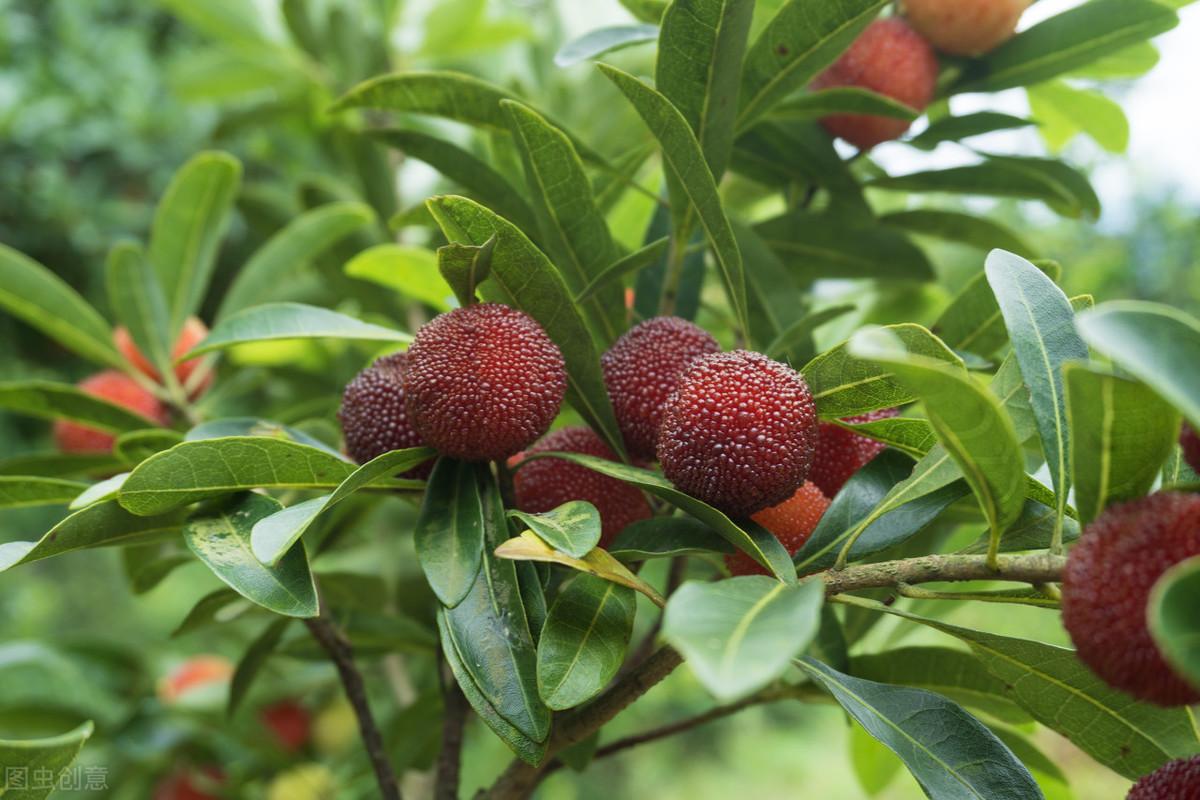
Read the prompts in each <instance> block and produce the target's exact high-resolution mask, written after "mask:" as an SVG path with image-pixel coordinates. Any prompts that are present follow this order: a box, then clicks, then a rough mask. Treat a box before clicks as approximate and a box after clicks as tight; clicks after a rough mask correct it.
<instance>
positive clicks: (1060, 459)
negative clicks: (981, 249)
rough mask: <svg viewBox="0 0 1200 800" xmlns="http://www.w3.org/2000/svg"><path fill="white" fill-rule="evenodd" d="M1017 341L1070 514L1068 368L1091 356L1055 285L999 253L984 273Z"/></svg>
mask: <svg viewBox="0 0 1200 800" xmlns="http://www.w3.org/2000/svg"><path fill="white" fill-rule="evenodd" d="M984 270H985V272H986V273H987V279H988V283H989V284H990V285H991V287H992V291H993V292H995V294H996V301H997V303H999V305H1000V313H1001V314H1002V315H1003V317H1004V323H1005V325H1006V326H1007V328H1008V334H1009V338H1010V339H1011V340H1012V346H1013V352H1014V353H1016V357H1017V363H1018V364H1019V365H1020V367H1021V375H1022V376H1023V377H1024V378H1025V383H1026V385H1027V386H1029V393H1030V399H1031V400H1032V403H1033V415H1034V418H1035V419H1036V420H1037V426H1038V433H1039V435H1040V436H1041V440H1042V450H1043V452H1044V453H1045V454H1046V464H1047V466H1049V468H1050V477H1051V479H1052V480H1053V481H1054V491H1055V493H1056V494H1057V495H1058V509H1059V515H1060V516H1062V514H1063V513H1065V510H1066V505H1067V493H1068V492H1069V491H1070V489H1071V473H1070V462H1069V458H1070V445H1071V440H1070V430H1069V428H1068V426H1067V410H1066V398H1065V396H1064V391H1063V374H1062V366H1063V363H1064V362H1066V361H1080V360H1084V359H1086V358H1087V356H1088V349H1087V345H1086V344H1084V343H1083V339H1081V338H1079V334H1078V333H1076V332H1075V312H1074V311H1073V310H1072V308H1071V303H1070V301H1068V300H1067V296H1066V295H1065V294H1063V292H1062V289H1059V288H1058V286H1057V285H1056V284H1055V283H1054V281H1052V280H1050V279H1049V278H1048V277H1046V276H1045V275H1044V274H1043V273H1042V272H1041V271H1040V270H1039V269H1038V268H1037V267H1035V266H1034V265H1033V264H1031V263H1029V262H1028V261H1026V260H1025V259H1023V258H1021V257H1020V256H1016V255H1013V254H1012V253H1006V252H1004V251H1003V250H993V251H992V252H991V253H990V254H989V255H988V257H987V262H986V265H985V267H984Z"/></svg>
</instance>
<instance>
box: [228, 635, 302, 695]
mask: <svg viewBox="0 0 1200 800" xmlns="http://www.w3.org/2000/svg"><path fill="white" fill-rule="evenodd" d="M291 623H292V620H291V618H289V617H282V618H280V619H277V620H275V621H273V622H271V623H270V624H269V625H267V627H266V628H264V629H263V631H262V633H260V634H259V635H258V636H257V637H256V638H255V639H254V641H252V642H251V643H250V646H249V647H248V648H246V652H245V653H243V654H242V657H241V659H239V660H238V664H237V669H236V670H234V673H233V679H232V680H231V681H230V682H229V703H228V704H227V705H226V707H225V713H226V714H228V715H229V716H233V714H234V712H235V711H237V709H238V706H240V705H241V704H242V701H243V700H244V699H245V698H246V695H247V694H249V692H250V687H251V686H252V685H253V684H254V681H255V680H257V678H258V676H259V675H260V674H261V673H262V669H263V667H265V666H266V664H267V661H269V660H270V658H271V656H272V655H274V654H275V651H276V649H278V647H279V643H280V642H281V641H282V640H283V634H284V633H286V632H287V629H288V626H290V625H291Z"/></svg>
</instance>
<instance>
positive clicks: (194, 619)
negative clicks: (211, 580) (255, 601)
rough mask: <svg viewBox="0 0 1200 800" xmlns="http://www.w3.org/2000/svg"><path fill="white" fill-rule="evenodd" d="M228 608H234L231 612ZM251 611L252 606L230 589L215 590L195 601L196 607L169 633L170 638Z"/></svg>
mask: <svg viewBox="0 0 1200 800" xmlns="http://www.w3.org/2000/svg"><path fill="white" fill-rule="evenodd" d="M230 606H233V607H234V608H233V610H229V608H230ZM252 609H254V606H253V605H252V604H251V603H248V602H247V601H245V600H243V599H242V596H241V595H239V594H238V593H237V592H235V591H233V590H232V589H216V590H214V591H212V592H209V593H208V594H206V595H204V597H201V598H200V599H199V600H197V601H196V605H194V606H192V609H191V610H190V611H188V613H187V616H186V617H184V618H183V621H182V622H180V623H179V625H178V627H176V628H175V630H173V631H172V632H171V638H172V639H174V638H175V637H177V636H183V635H184V634H187V633H191V632H192V631H196V630H201V629H203V628H207V627H210V626H212V625H217V624H219V623H220V622H222V621H229V620H231V619H234V618H236V617H240V616H241V614H242V613H244V612H245V611H247V610H252Z"/></svg>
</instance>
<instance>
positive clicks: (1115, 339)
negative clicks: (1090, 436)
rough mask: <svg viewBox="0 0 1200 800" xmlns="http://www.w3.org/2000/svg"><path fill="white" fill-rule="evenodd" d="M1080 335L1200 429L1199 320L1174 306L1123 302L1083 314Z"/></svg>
mask: <svg viewBox="0 0 1200 800" xmlns="http://www.w3.org/2000/svg"><path fill="white" fill-rule="evenodd" d="M1075 324H1076V326H1077V327H1078V328H1079V334H1080V336H1082V337H1083V339H1084V341H1086V342H1087V343H1088V344H1090V345H1091V346H1092V347H1093V348H1095V349H1096V350H1098V351H1099V352H1101V353H1103V354H1104V355H1106V356H1108V357H1109V358H1111V359H1112V361H1113V363H1114V364H1116V365H1117V366H1118V367H1120V368H1121V369H1123V370H1125V371H1126V372H1128V373H1129V374H1131V375H1133V376H1134V377H1136V378H1138V379H1139V380H1141V381H1142V382H1143V383H1145V384H1146V385H1147V386H1149V387H1150V388H1151V389H1153V390H1154V391H1156V392H1158V394H1159V395H1160V396H1161V397H1162V398H1163V399H1164V400H1166V401H1167V402H1169V403H1170V404H1171V405H1173V406H1175V408H1177V409H1179V410H1180V411H1181V412H1182V413H1183V415H1184V417H1186V418H1187V420H1188V422H1190V423H1191V424H1192V426H1193V427H1197V428H1200V373H1197V371H1196V370H1195V369H1194V368H1193V365H1194V364H1197V363H1200V360H1198V359H1200V322H1197V321H1196V319H1195V318H1194V317H1191V316H1189V315H1187V314H1185V313H1184V312H1182V311H1179V310H1177V309H1174V308H1171V307H1170V306H1164V305H1159V304H1157V303H1145V302H1140V301H1136V300H1123V301H1117V302H1110V303H1104V304H1102V305H1100V306H1097V307H1096V308H1095V309H1093V310H1091V311H1085V312H1083V313H1081V314H1080V315H1079V317H1078V318H1077V319H1076V322H1075Z"/></svg>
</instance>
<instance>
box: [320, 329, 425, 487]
mask: <svg viewBox="0 0 1200 800" xmlns="http://www.w3.org/2000/svg"><path fill="white" fill-rule="evenodd" d="M407 362H408V356H406V355H405V354H404V353H393V354H392V355H389V356H384V357H383V358H380V359H377V360H376V361H375V363H373V364H371V366H369V367H367V368H366V369H364V370H363V371H362V372H360V373H358V374H357V375H355V376H354V380H352V381H350V383H348V384H346V390H345V391H344V392H343V393H342V407H341V408H340V409H338V422H340V423H341V425H342V434H343V435H344V436H345V439H346V453H347V454H348V455H349V456H350V458H352V459H354V461H355V463H357V464H365V463H367V462H368V461H370V460H371V459H372V458H375V457H376V456H380V455H383V454H384V453H386V452H388V451H390V450H405V449H407V448H409V447H421V446H423V445H424V444H425V442H424V440H423V439H422V438H421V435H420V434H419V433H417V430H416V428H414V427H413V424H412V422H411V420H410V419H409V416H408V406H407V404H406V403H405V402H404V397H405V392H404V374H405V367H406V364H407ZM432 470H433V461H432V460H430V461H428V462H426V463H424V464H420V465H419V466H416V467H413V468H412V469H410V470H409V471H408V472H405V473H403V474H402V475H401V477H404V478H416V479H419V480H423V479H425V478H428V477H429V473H430V472H431V471H432Z"/></svg>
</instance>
